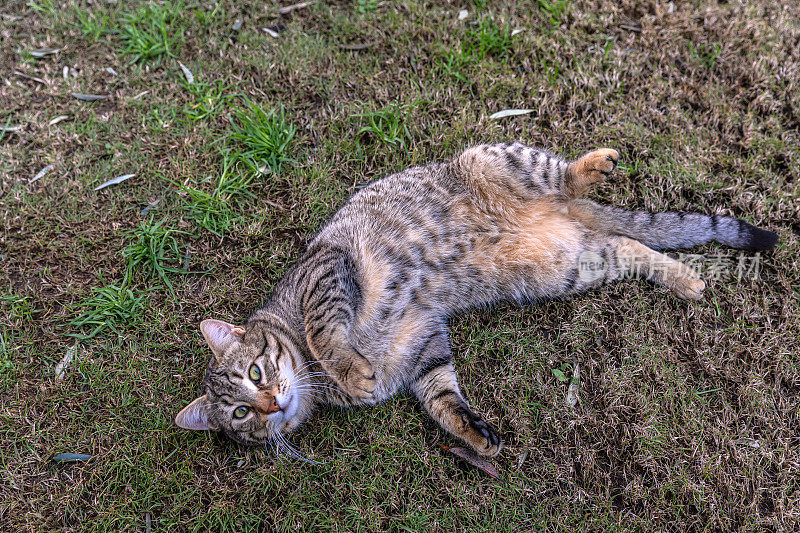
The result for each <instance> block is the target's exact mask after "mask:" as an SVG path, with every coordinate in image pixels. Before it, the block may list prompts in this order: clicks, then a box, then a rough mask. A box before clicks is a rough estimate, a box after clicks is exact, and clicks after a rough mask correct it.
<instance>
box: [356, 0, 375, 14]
mask: <svg viewBox="0 0 800 533" xmlns="http://www.w3.org/2000/svg"><path fill="white" fill-rule="evenodd" d="M377 9H378V0H356V11H358V12H359V13H361V14H362V15H363V14H365V13H372V12H373V11H376V10H377Z"/></svg>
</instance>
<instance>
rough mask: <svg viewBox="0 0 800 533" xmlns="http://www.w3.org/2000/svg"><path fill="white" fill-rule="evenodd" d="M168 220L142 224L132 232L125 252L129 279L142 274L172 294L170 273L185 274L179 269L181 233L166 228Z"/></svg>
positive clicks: (124, 256) (123, 252) (123, 254)
mask: <svg viewBox="0 0 800 533" xmlns="http://www.w3.org/2000/svg"><path fill="white" fill-rule="evenodd" d="M166 222H167V219H166V218H163V219H161V220H160V221H158V222H154V221H153V220H152V219H151V220H150V221H148V222H142V223H141V224H140V225H139V226H138V227H137V228H136V229H134V230H133V231H131V232H130V240H131V242H130V244H129V245H128V246H127V247H126V248H125V249H124V250H123V251H122V257H123V258H124V259H125V266H126V268H127V276H128V278H127V279H130V278H132V277H133V276H134V274H135V273H136V272H142V273H143V274H144V277H145V279H157V280H159V281H161V282H162V283H163V284H164V285H165V286H166V287H167V288H168V289H169V291H170V292H173V288H172V283H171V282H170V280H169V277H168V274H176V273H181V272H185V270H183V269H181V268H179V265H180V262H181V253H180V250H179V245H178V240H177V239H176V237H175V236H176V235H178V234H179V233H180V232H178V231H176V230H174V229H171V228H169V227H165V224H166Z"/></svg>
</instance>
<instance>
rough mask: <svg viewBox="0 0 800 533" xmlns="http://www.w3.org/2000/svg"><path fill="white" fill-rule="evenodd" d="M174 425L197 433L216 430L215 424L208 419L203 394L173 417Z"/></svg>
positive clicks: (205, 400)
mask: <svg viewBox="0 0 800 533" xmlns="http://www.w3.org/2000/svg"><path fill="white" fill-rule="evenodd" d="M175 424H176V425H177V426H178V427H181V428H183V429H194V430H198V431H208V430H216V429H217V427H216V425H215V424H212V423H211V421H210V420H209V419H208V400H207V399H206V395H205V394H203V395H202V396H200V397H199V398H197V399H196V400H194V401H193V402H192V403H190V404H189V405H187V406H186V407H184V408H183V410H182V411H181V412H180V413H178V414H177V415H175Z"/></svg>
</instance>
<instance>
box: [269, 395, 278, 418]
mask: <svg viewBox="0 0 800 533" xmlns="http://www.w3.org/2000/svg"><path fill="white" fill-rule="evenodd" d="M280 410H281V406H280V405H279V404H278V400H277V399H276V398H275V396H270V398H269V404H268V405H267V414H268V415H271V414H272V413H277V412H278V411H280Z"/></svg>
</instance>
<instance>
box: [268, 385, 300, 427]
mask: <svg viewBox="0 0 800 533" xmlns="http://www.w3.org/2000/svg"><path fill="white" fill-rule="evenodd" d="M276 400H277V401H278V405H279V406H280V410H279V411H278V412H276V413H273V414H271V415H270V416H269V421H270V422H271V423H272V424H273V425H274V426H275V427H276V428H277V429H278V431H279V432H281V433H283V432H284V431H285V430H286V428H287V427H288V426H289V424H290V423H291V421H292V418H294V415H295V414H296V413H297V408H298V405H299V403H300V400H299V399H298V397H297V394H296V393H295V392H294V391H291V390H290V391H288V392H287V394H286V396H285V397H283V398H276Z"/></svg>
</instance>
